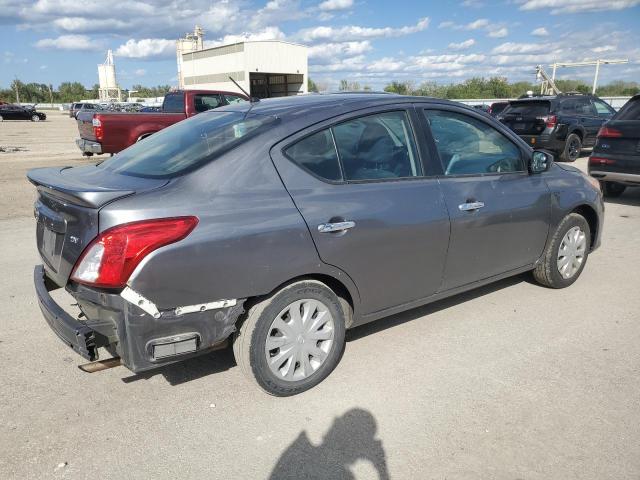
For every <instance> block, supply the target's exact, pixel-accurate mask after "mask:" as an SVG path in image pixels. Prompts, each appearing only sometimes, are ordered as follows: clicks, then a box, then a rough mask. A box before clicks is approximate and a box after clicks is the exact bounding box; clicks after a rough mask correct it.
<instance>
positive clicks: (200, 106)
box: [193, 94, 220, 112]
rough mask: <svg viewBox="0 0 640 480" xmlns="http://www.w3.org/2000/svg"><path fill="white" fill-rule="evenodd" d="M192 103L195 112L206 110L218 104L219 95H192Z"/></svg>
mask: <svg viewBox="0 0 640 480" xmlns="http://www.w3.org/2000/svg"><path fill="white" fill-rule="evenodd" d="M193 104H194V106H195V109H196V112H206V111H207V110H211V109H212V108H217V107H219V106H220V97H219V96H218V95H206V94H198V95H194V96H193Z"/></svg>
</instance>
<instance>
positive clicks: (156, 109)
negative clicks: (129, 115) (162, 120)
mask: <svg viewBox="0 0 640 480" xmlns="http://www.w3.org/2000/svg"><path fill="white" fill-rule="evenodd" d="M139 111H140V112H142V113H150V112H161V111H162V107H142V108H141V109H140V110H139Z"/></svg>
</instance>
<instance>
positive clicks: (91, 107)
mask: <svg viewBox="0 0 640 480" xmlns="http://www.w3.org/2000/svg"><path fill="white" fill-rule="evenodd" d="M100 111H102V107H101V106H100V104H98V103H82V102H80V103H72V104H71V106H70V107H69V117H70V118H76V117H77V116H78V113H80V112H100Z"/></svg>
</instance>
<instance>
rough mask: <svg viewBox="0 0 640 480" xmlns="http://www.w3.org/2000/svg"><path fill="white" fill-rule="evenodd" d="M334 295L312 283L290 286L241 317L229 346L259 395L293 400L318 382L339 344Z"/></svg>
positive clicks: (336, 357)
mask: <svg viewBox="0 0 640 480" xmlns="http://www.w3.org/2000/svg"><path fill="white" fill-rule="evenodd" d="M344 339H345V312H344V310H343V307H342V302H341V301H340V299H339V298H338V296H337V295H336V294H335V293H334V292H333V291H332V290H331V289H329V288H328V287H327V286H326V285H324V284H323V283H321V282H318V281H316V280H304V281H300V282H295V283H292V284H291V285H288V286H287V287H284V288H283V289H281V290H280V291H278V292H277V293H275V294H273V295H271V296H270V297H269V298H266V299H264V300H262V301H260V302H258V303H256V304H255V305H253V306H252V307H251V308H250V309H249V311H248V312H247V315H246V318H245V320H244V322H243V323H242V325H241V326H240V328H239V330H238V332H237V333H236V336H235V338H234V342H233V353H234V355H235V358H236V362H237V363H238V365H239V366H240V368H241V369H242V371H243V372H244V373H245V374H246V375H247V376H248V377H249V378H251V379H252V380H254V381H255V382H256V383H257V384H258V386H260V388H262V389H263V390H264V391H265V392H267V393H269V394H271V395H276V396H280V397H284V396H290V395H296V394H298V393H301V392H304V391H305V390H308V389H310V388H312V387H314V386H315V385H317V384H318V383H320V382H321V381H322V380H324V379H325V378H326V377H327V376H328V375H329V374H330V373H331V372H332V371H333V369H334V368H335V367H336V365H338V362H339V361H340V358H341V357H342V353H343V351H344V345H345V340H344Z"/></svg>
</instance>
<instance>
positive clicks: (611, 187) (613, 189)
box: [600, 182, 627, 198]
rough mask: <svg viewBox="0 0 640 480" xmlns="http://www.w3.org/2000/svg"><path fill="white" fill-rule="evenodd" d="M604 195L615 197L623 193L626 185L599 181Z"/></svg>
mask: <svg viewBox="0 0 640 480" xmlns="http://www.w3.org/2000/svg"><path fill="white" fill-rule="evenodd" d="M600 185H602V193H603V194H604V196H605V197H610V198H616V197H619V196H620V195H622V194H623V193H624V191H625V190H626V189H627V186H626V185H624V184H622V183H617V182H600Z"/></svg>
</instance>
